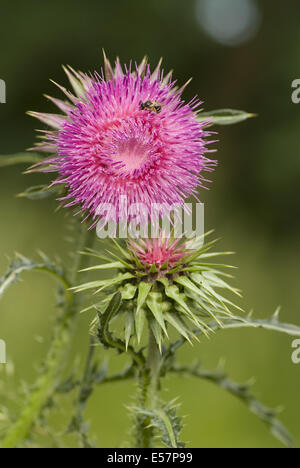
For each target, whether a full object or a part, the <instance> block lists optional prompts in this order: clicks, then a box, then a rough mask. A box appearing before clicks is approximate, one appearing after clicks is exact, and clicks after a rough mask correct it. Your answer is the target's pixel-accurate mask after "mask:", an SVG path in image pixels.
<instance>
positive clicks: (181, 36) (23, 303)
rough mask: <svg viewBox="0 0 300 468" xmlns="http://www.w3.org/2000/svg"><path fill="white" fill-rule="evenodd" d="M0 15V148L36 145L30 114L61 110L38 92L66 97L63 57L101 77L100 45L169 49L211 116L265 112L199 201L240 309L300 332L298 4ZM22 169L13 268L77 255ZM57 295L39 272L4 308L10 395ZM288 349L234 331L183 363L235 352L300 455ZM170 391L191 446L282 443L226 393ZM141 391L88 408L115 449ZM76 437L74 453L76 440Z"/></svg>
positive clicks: (194, 3)
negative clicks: (1, 91)
mask: <svg viewBox="0 0 300 468" xmlns="http://www.w3.org/2000/svg"><path fill="white" fill-rule="evenodd" d="M0 10H1V31H0V43H1V62H0V78H1V79H4V80H5V81H6V84H7V103H6V104H5V105H4V104H1V106H0V129H1V143H0V154H7V153H14V152H20V151H22V150H23V149H24V148H27V147H29V146H31V145H32V143H33V140H34V139H35V134H34V128H36V126H37V123H36V122H34V121H33V120H32V119H31V118H30V117H27V116H25V111H27V110H40V111H43V112H52V111H53V110H54V109H53V107H52V105H51V104H50V103H49V102H47V101H46V100H45V99H44V98H43V97H42V94H43V93H46V94H52V95H55V96H58V95H59V92H58V90H57V89H56V88H55V87H54V86H53V85H52V84H51V83H50V81H49V78H52V79H54V80H55V81H57V82H59V83H62V84H63V85H65V86H66V85H67V81H66V78H65V76H64V73H63V71H62V69H61V64H70V65H72V66H73V67H75V68H78V69H81V70H83V71H89V70H95V69H97V70H99V68H100V66H101V65H102V57H101V48H102V47H104V48H105V50H106V52H107V54H108V55H109V57H110V58H112V59H113V58H114V57H115V56H116V55H119V56H120V58H121V61H122V62H123V63H125V62H127V63H128V61H129V60H130V59H132V58H133V59H134V60H141V58H142V57H143V55H145V54H147V55H148V56H149V59H150V62H151V63H152V64H153V65H154V64H156V63H157V61H158V60H159V58H160V57H161V56H163V57H164V67H165V70H169V69H171V68H173V69H174V70H175V76H176V78H177V79H178V81H179V83H183V82H185V81H186V80H187V79H188V78H189V77H190V76H192V77H193V81H192V83H191V84H190V86H189V87H188V89H187V90H186V92H185V97H186V99H190V98H192V97H193V96H194V95H195V94H198V95H199V97H200V98H201V99H202V100H204V101H205V109H206V110H212V109H216V108H226V107H232V108H237V109H244V110H248V111H251V112H255V113H257V114H258V118H256V119H253V120H250V121H247V122H245V123H243V124H240V125H237V126H233V127H222V128H220V127H219V128H218V131H219V135H218V139H219V142H218V143H217V144H216V145H215V146H216V148H217V149H218V153H217V158H218V160H219V166H218V168H217V170H216V171H215V173H214V174H213V176H212V180H213V184H212V185H211V190H210V191H208V192H205V193H203V192H202V193H201V198H202V200H203V201H204V202H205V205H206V229H207V230H209V229H211V228H214V229H215V230H216V235H217V236H220V237H222V240H221V242H220V248H223V249H225V250H235V251H236V252H237V254H236V256H235V258H234V262H235V264H236V265H238V267H239V270H238V271H237V279H236V285H237V286H238V287H240V288H242V289H243V291H244V299H243V301H242V304H241V305H242V306H243V307H244V308H245V310H250V309H254V311H255V314H256V316H257V317H267V316H270V315H271V314H272V313H273V312H274V310H275V309H276V307H277V306H278V305H281V306H282V317H281V319H282V320H283V321H287V322H294V323H296V324H298V325H300V313H299V312H300V311H299V272H300V267H299V234H300V217H299V195H298V194H299V180H300V157H299V155H300V140H299V125H300V106H297V105H294V104H292V102H291V92H292V91H291V82H292V80H294V79H295V78H300V76H299V75H300V53H299V43H300V28H299V14H300V4H299V1H297V0H289V2H287V4H286V5H285V6H284V7H283V5H282V2H280V1H279V0H273V1H272V2H270V1H269V0H258V1H254V0H253V1H250V0H187V1H185V2H184V1H182V0H164V1H161V0H151V2H142V1H138V0H127V1H121V0H112V1H110V2H108V1H103V0H89V1H88V2H82V1H77V0H73V1H61V0H60V1H58V0H51V1H44V2H38V1H34V0H27V1H26V2H24V1H23V2H21V1H15V2H9V1H8V0H1V5H0ZM24 169H25V167H24V168H22V167H20V166H17V167H15V168H11V169H1V172H0V181H1V183H0V200H1V207H2V209H1V231H0V271H1V272H3V273H4V272H5V270H6V268H7V264H8V260H7V256H12V255H13V254H14V252H15V251H18V252H21V253H23V254H24V255H28V256H30V257H34V256H35V255H36V251H37V250H38V249H41V250H43V251H45V252H47V253H48V254H49V255H50V256H52V257H53V256H55V255H58V256H60V257H62V258H63V259H67V256H68V248H69V246H68V244H67V243H66V242H65V240H64V237H65V235H66V229H65V212H63V211H60V212H55V208H56V206H57V203H56V202H55V200H45V201H36V202H31V201H28V200H24V199H20V198H17V197H16V194H17V193H19V192H22V191H23V190H24V189H25V188H26V187H28V186H31V185H36V184H38V183H43V182H46V181H47V177H46V176H42V175H40V176H29V175H26V176H25V175H22V171H23V170H24ZM297 187H298V188H297ZM54 292H55V283H54V282H51V280H50V282H49V279H48V278H46V277H44V276H40V275H36V274H28V275H27V276H26V277H24V281H23V282H22V283H20V284H18V285H16V286H14V287H13V288H11V289H10V291H9V292H8V293H7V294H6V296H5V298H4V299H3V300H2V301H1V304H0V307H1V313H0V338H2V339H5V340H6V342H7V350H8V355H9V358H10V360H11V361H12V362H13V364H14V367H15V376H14V380H13V386H15V387H17V386H18V387H21V386H22V381H24V380H25V381H28V382H33V381H34V376H35V374H36V366H37V365H38V364H39V363H40V362H41V361H42V360H43V358H44V357H45V355H46V351H47V349H48V347H49V344H50V343H49V340H50V338H51V327H52V323H53V320H54V317H55V309H54V305H55V297H54V294H53V293H54ZM90 319H91V316H88V315H82V319H81V322H80V330H79V333H78V340H77V342H76V345H74V353H75V354H76V355H79V356H81V357H83V356H84V355H85V353H86V347H87V341H88V326H89V322H90ZM37 336H42V337H44V342H41V340H37V339H36V337H37ZM291 343H292V339H291V338H289V337H287V336H279V335H276V334H272V333H268V332H265V331H259V330H248V331H246V330H245V331H239V332H238V331H225V332H220V333H218V334H217V335H216V336H215V337H213V338H211V339H210V340H209V341H205V340H203V341H202V342H201V344H199V345H195V346H194V347H193V348H190V347H188V346H186V347H185V349H183V350H182V352H181V359H182V362H191V361H192V360H193V359H194V358H195V357H198V358H200V359H201V361H202V363H203V366H204V367H205V368H212V369H214V368H216V366H217V365H218V363H219V361H220V358H224V359H225V362H226V364H225V368H226V371H227V372H228V373H229V375H230V376H231V377H232V378H233V379H235V380H237V381H241V382H243V381H246V380H248V379H249V378H251V377H252V376H255V377H256V384H255V391H256V393H257V395H258V396H259V397H260V399H261V400H262V401H263V402H264V403H266V404H268V405H270V406H275V407H276V406H278V405H281V404H282V405H283V407H284V411H283V413H282V420H283V422H284V423H285V424H286V425H287V426H288V428H289V429H290V430H291V432H292V433H293V435H294V436H295V438H296V442H297V446H299V445H300V425H299V419H300V404H299V384H300V365H298V366H296V365H294V364H292V362H291V352H292V348H291ZM99 353H102V355H103V358H106V359H108V360H109V362H110V363H111V365H112V367H113V369H117V368H120V367H122V366H123V364H124V358H120V359H118V358H116V356H115V355H114V354H111V353H109V352H105V351H103V350H99ZM0 367H2V369H3V365H0ZM0 375H1V374H0ZM1 378H3V377H1ZM5 385H6V381H4V382H2V387H3V388H4V392H5ZM7 385H8V383H7ZM165 388H166V391H167V390H168V392H169V393H168V395H169V396H173V397H175V396H179V397H180V401H181V402H182V406H181V410H180V411H181V414H184V415H187V417H186V418H185V424H186V425H185V428H184V434H183V438H184V439H185V440H187V441H189V446H192V447H280V446H281V445H280V444H279V443H278V442H277V441H276V440H274V439H273V438H272V437H271V436H270V435H269V433H268V430H267V429H266V428H265V427H264V425H263V424H262V423H261V422H260V421H258V420H257V419H256V418H255V416H253V415H252V414H250V413H249V412H248V411H247V410H246V409H245V408H244V407H243V406H242V405H241V403H240V402H239V401H236V400H235V399H234V398H233V397H231V396H229V395H227V394H226V393H224V391H222V390H221V389H219V388H215V387H214V386H212V385H211V384H208V383H206V382H202V381H198V380H191V379H188V378H186V379H183V378H180V379H178V378H176V377H172V378H169V379H168V380H167V381H166V382H165ZM134 391H135V388H134V385H131V384H121V385H116V386H113V385H110V386H107V387H103V388H99V389H98V390H97V392H96V393H95V395H94V396H93V398H92V399H91V401H90V404H89V406H88V410H87V419H90V420H91V431H92V435H93V436H94V437H95V438H96V440H97V442H98V445H99V446H100V447H118V446H120V445H121V444H122V443H123V441H124V440H125V439H126V431H127V429H128V427H129V425H130V421H129V420H128V418H127V411H126V408H125V404H130V402H131V401H132V395H133V393H134ZM165 397H166V398H167V395H165ZM63 401H64V400H63ZM54 414H55V417H54V420H53V424H54V427H56V428H57V430H58V431H61V430H63V428H64V427H65V424H66V421H68V420H69V418H70V416H71V406H70V404H69V403H63V404H62V407H61V408H59V409H58V410H57V411H56V412H54ZM66 443H67V444H69V445H72V444H75V442H74V441H72V440H71V439H70V440H67V442H66ZM44 444H45V445H47V444H49V446H50V442H44Z"/></svg>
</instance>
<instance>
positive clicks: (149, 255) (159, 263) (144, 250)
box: [128, 236, 191, 274]
mask: <svg viewBox="0 0 300 468" xmlns="http://www.w3.org/2000/svg"><path fill="white" fill-rule="evenodd" d="M128 246H129V249H130V250H131V252H132V253H133V254H134V255H135V256H136V257H137V258H138V260H139V261H140V263H141V265H142V268H144V269H145V270H146V271H147V270H149V269H151V268H152V269H153V268H154V267H155V269H156V270H157V271H160V273H165V274H168V272H169V271H170V270H172V269H173V268H174V267H176V266H178V265H180V264H182V263H183V261H184V258H187V257H188V256H189V255H190V253H191V251H189V250H187V249H186V246H185V243H183V242H182V240H181V239H180V238H178V239H175V240H174V239H171V238H169V237H166V238H164V237H163V236H160V237H159V238H154V239H145V240H143V239H139V240H137V241H133V240H130V241H129V243H128Z"/></svg>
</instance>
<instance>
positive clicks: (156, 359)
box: [147, 327, 161, 409]
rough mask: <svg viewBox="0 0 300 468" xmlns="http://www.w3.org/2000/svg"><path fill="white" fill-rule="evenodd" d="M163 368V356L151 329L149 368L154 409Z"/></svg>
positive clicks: (152, 406) (151, 398) (151, 400)
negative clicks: (161, 368)
mask: <svg viewBox="0 0 300 468" xmlns="http://www.w3.org/2000/svg"><path fill="white" fill-rule="evenodd" d="M160 367H161V354H160V352H159V348H158V345H157V343H156V340H155V337H154V334H153V332H152V330H151V328H150V327H149V343H148V355H147V368H148V369H149V373H150V392H149V396H150V405H151V408H152V409H154V408H155V407H156V405H157V398H158V388H159V376H160Z"/></svg>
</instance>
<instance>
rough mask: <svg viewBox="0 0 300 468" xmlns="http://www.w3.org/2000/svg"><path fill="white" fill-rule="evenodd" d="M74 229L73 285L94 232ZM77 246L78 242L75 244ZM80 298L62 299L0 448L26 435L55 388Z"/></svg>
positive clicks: (66, 354)
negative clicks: (40, 365) (39, 363)
mask: <svg viewBox="0 0 300 468" xmlns="http://www.w3.org/2000/svg"><path fill="white" fill-rule="evenodd" d="M77 229H78V230H79V232H80V235H79V242H78V244H80V248H79V249H76V250H77V251H76V254H75V256H74V261H73V265H72V269H71V272H70V278H71V283H72V285H74V284H75V283H76V281H77V278H78V271H79V270H80V269H83V268H85V267H86V262H87V258H88V257H86V256H84V255H81V254H80V253H79V250H82V249H83V248H85V247H91V246H92V244H93V241H94V237H95V234H94V232H92V231H88V232H86V228H82V227H81V226H80V227H79V228H78V227H77ZM77 247H78V246H77ZM78 305H79V302H78V300H77V299H75V298H74V297H73V299H72V300H71V301H68V302H67V301H65V303H64V306H63V313H62V316H60V317H59V320H58V322H57V325H56V328H55V331H54V338H53V340H52V345H51V348H50V350H49V352H48V356H47V358H46V369H45V370H44V373H43V374H42V375H40V376H39V377H38V379H37V381H36V383H35V385H34V386H33V390H32V392H31V393H30V395H29V397H28V400H27V402H26V404H25V407H24V408H23V410H22V412H21V414H20V416H19V418H18V419H17V421H16V422H15V423H14V424H13V425H12V426H11V427H10V429H9V430H8V432H7V433H6V435H5V437H4V439H3V440H2V441H1V442H0V448H17V447H18V446H20V444H22V442H24V440H26V438H27V437H28V436H29V434H30V431H31V428H32V426H33V425H34V423H35V421H36V420H37V419H38V418H39V416H40V414H41V412H42V411H43V408H44V407H45V405H46V404H47V401H48V400H49V398H50V397H51V396H52V395H53V393H54V392H55V389H56V386H57V384H58V382H59V379H60V376H61V374H62V371H63V369H64V367H65V364H66V362H67V357H68V352H69V350H70V346H71V343H72V338H73V336H74V334H75V331H76V329H77V324H78V319H79V314H77V312H78Z"/></svg>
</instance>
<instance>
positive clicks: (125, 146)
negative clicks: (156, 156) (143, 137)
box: [116, 138, 150, 173]
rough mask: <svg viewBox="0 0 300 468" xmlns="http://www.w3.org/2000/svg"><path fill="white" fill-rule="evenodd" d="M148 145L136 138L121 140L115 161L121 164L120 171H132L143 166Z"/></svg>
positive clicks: (148, 148)
mask: <svg viewBox="0 0 300 468" xmlns="http://www.w3.org/2000/svg"><path fill="white" fill-rule="evenodd" d="M149 151H150V147H149V145H147V144H144V143H142V142H140V141H138V140H137V139H136V138H131V139H129V140H127V141H123V142H122V143H120V144H119V145H118V151H117V154H116V156H117V161H118V162H120V163H121V164H122V167H120V171H121V172H123V171H124V170H125V171H126V172H129V173H133V172H134V171H136V170H139V169H141V168H142V167H143V165H144V163H145V162H146V160H147V157H148V153H149Z"/></svg>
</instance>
